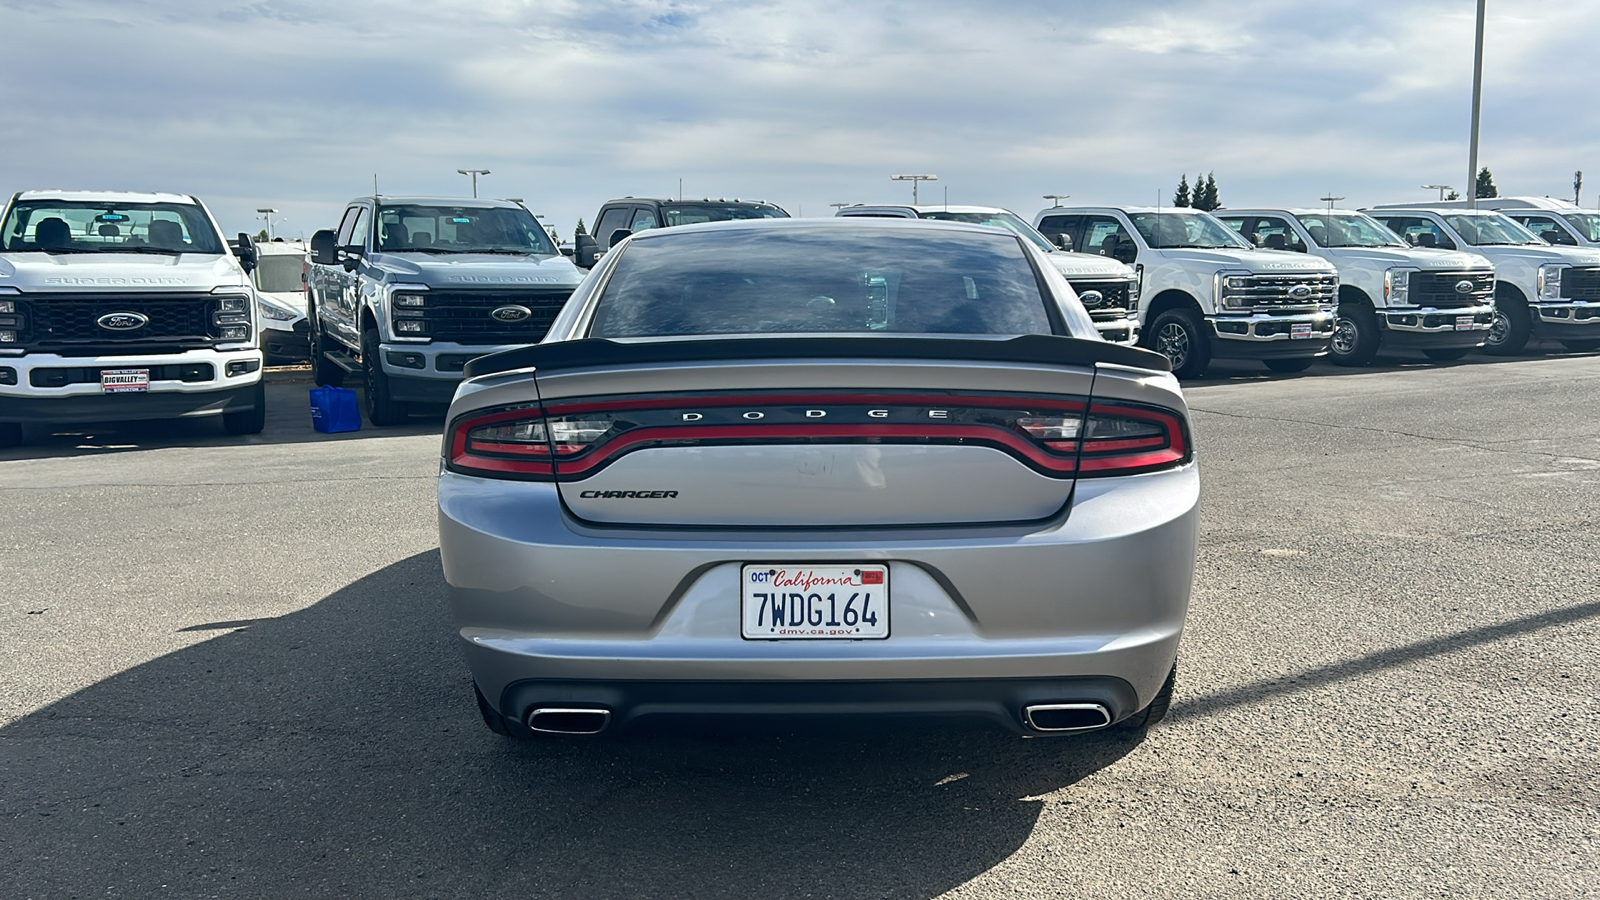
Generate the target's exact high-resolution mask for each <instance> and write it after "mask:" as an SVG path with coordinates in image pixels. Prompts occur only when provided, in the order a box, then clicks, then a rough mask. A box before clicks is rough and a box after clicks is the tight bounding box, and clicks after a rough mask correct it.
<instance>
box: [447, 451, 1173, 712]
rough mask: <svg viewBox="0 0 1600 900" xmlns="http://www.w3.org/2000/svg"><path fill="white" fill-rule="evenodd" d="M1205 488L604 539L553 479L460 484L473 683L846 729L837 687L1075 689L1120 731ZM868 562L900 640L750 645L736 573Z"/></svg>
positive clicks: (1156, 663) (453, 586) (455, 537)
mask: <svg viewBox="0 0 1600 900" xmlns="http://www.w3.org/2000/svg"><path fill="white" fill-rule="evenodd" d="M1198 488H1199V478H1198V474H1197V472H1196V470H1195V467H1194V466H1193V465H1191V466H1188V467H1186V468H1184V469H1181V470H1176V471H1171V472H1163V473H1156V474H1152V475H1143V476H1133V477H1129V478H1121V479H1106V480H1104V481H1102V482H1080V485H1079V488H1078V493H1077V496H1076V497H1075V499H1074V503H1073V507H1072V510H1071V512H1070V514H1069V515H1068V516H1066V517H1064V518H1063V519H1061V520H1058V521H1055V522H1051V523H1048V524H1045V525H1030V526H1017V527H1013V528H1005V527H988V526H986V527H981V528H971V529H921V530H915V529H906V530H895V531H867V530H861V531H854V532H852V531H835V532H831V533H819V534H816V536H814V537H813V536H811V534H810V533H804V534H797V533H795V532H765V533H762V532H755V533H749V532H746V533H729V532H720V531H719V532H695V531H686V530H681V529H680V530H665V529H663V530H645V529H626V528H598V527H594V526H588V525H585V524H582V523H579V522H576V521H575V520H573V519H571V518H570V517H569V516H568V515H567V514H566V512H565V511H564V510H563V509H562V507H561V504H560V501H559V499H558V498H557V496H556V492H555V490H554V488H553V486H551V485H549V484H539V483H527V482H506V481H499V480H491V479H480V478H473V477H469V476H461V475H456V474H453V473H447V474H445V475H443V476H441V478H440V482H439V501H440V518H439V527H440V554H441V558H442V560H443V563H444V571H445V578H446V580H447V582H448V583H449V585H450V603H451V608H452V612H453V614H454V616H455V621H456V625H457V628H458V634H459V637H460V639H461V642H462V646H463V648H464V650H465V653H466V657H467V662H468V665H469V667H470V668H471V670H472V674H473V677H474V679H475V680H476V681H477V683H478V685H479V687H480V688H481V690H482V691H483V693H484V696H486V697H488V698H491V700H497V701H498V702H499V703H500V708H501V712H502V713H503V714H505V715H508V716H512V717H516V718H520V717H521V715H522V713H523V712H525V711H526V709H527V705H528V704H534V703H538V704H545V705H548V704H550V703H561V702H569V701H570V702H576V701H579V700H583V699H585V697H589V699H594V697H602V698H603V699H604V700H605V702H606V703H608V704H615V706H612V707H610V708H613V709H614V710H615V711H616V712H617V714H619V715H632V714H633V713H630V712H628V711H629V710H630V709H632V708H633V707H634V706H639V707H641V709H642V710H643V711H642V712H640V713H639V714H640V715H644V714H653V713H654V711H660V710H666V711H669V712H670V711H682V712H715V711H716V710H715V709H713V707H718V706H727V707H729V708H730V711H733V712H738V711H740V709H741V708H743V707H749V708H750V710H753V711H756V712H760V711H763V710H764V709H765V708H766V706H767V705H775V706H776V707H777V710H776V711H783V710H785V709H787V710H792V711H799V712H804V711H806V710H807V709H808V708H809V707H808V704H821V705H822V706H824V707H829V708H830V709H832V708H833V707H837V709H836V710H834V711H840V712H851V711H852V710H851V709H848V708H847V707H849V706H850V705H851V704H850V702H849V700H850V696H851V695H850V694H849V693H848V691H845V689H844V688H842V687H839V686H842V685H846V684H861V683H872V684H885V685H889V684H905V683H913V682H915V683H924V682H926V683H931V684H932V685H933V687H931V688H927V689H922V688H918V689H916V690H912V689H910V688H906V689H904V690H905V691H906V692H905V693H896V692H897V691H900V690H901V689H900V688H891V687H887V686H886V687H885V688H884V690H885V691H886V692H887V693H886V694H884V695H883V696H882V697H881V698H878V699H874V697H875V695H872V694H870V693H866V694H861V695H860V697H861V699H862V701H863V703H864V705H863V706H862V707H861V709H860V710H856V711H861V712H867V713H873V712H903V713H911V714H915V713H919V712H924V713H928V714H942V712H941V711H943V712H950V711H952V710H955V711H957V712H959V711H960V710H963V709H964V710H966V711H967V712H968V713H971V712H972V711H973V710H979V712H978V714H980V715H987V716H990V717H995V716H1000V715H1001V714H1002V713H1003V714H1004V717H1006V718H1008V719H1014V717H1015V716H1014V714H1015V709H1013V707H1014V706H1015V704H1014V703H1013V702H1012V701H1013V700H1014V699H1015V696H1014V695H1013V694H1010V693H1007V691H1010V690H1012V689H1013V688H1016V687H1017V685H1018V684H1020V683H1022V682H1055V681H1059V680H1062V679H1089V680H1095V679H1101V680H1106V681H1107V682H1108V683H1110V682H1121V683H1125V684H1126V685H1127V687H1128V689H1129V690H1130V691H1131V693H1132V697H1133V699H1131V700H1129V699H1127V698H1126V697H1123V698H1121V699H1115V702H1113V703H1112V704H1111V707H1110V708H1112V709H1113V710H1114V711H1115V714H1116V717H1118V718H1120V717H1122V716H1124V715H1127V714H1128V713H1131V712H1133V711H1135V710H1137V709H1139V708H1141V707H1142V706H1143V705H1144V704H1146V703H1148V702H1149V700H1150V699H1151V698H1152V697H1153V696H1155V693H1156V692H1157V691H1158V690H1159V689H1160V686H1161V683H1162V681H1163V679H1164V678H1165V677H1166V674H1167V672H1168V670H1169V669H1170V668H1171V666H1172V662H1173V660H1174V658H1175V657H1176V654H1177V649H1178V642H1179V639H1180V637H1181V634H1182V630H1183V622H1184V616H1185V614H1186V612H1187V609H1188V603H1189V591H1190V584H1191V581H1192V578H1193V571H1194V553H1195V542H1196V534H1197V526H1196V522H1197V515H1198V513H1197V501H1198V493H1199V491H1198ZM861 560H868V561H882V562H886V563H887V564H888V566H889V570H890V584H891V591H892V593H891V596H890V612H891V623H890V632H891V637H889V638H888V639H886V640H874V641H766V640H745V639H743V638H741V637H740V623H739V571H740V566H741V565H742V564H743V563H746V562H774V563H781V562H797V561H809V562H817V563H822V562H830V561H836V562H847V561H861ZM705 684H710V685H712V687H695V686H694V685H705ZM639 685H658V686H659V685H675V686H678V687H672V688H670V689H669V688H666V687H651V688H648V689H644V688H636V687H634V686H639ZM796 685H799V687H796ZM829 685H833V686H834V687H829ZM974 685H978V686H981V687H974ZM680 687H681V690H680V689H679V688H680ZM579 689H581V690H579ZM541 691H544V693H540V692H541ZM573 691H578V692H577V693H573ZM583 691H591V692H594V693H593V694H592V696H591V695H589V694H583V693H582V692H583ZM607 691H610V692H611V693H606V692H607ZM640 691H643V693H640ZM1008 698H1009V699H1008ZM1048 701H1049V702H1073V701H1072V699H1071V698H1067V699H1066V700H1063V698H1062V696H1060V695H1059V694H1057V695H1052V696H1051V697H1050V698H1048ZM680 707H681V709H680ZM958 708H959V709H958ZM982 710H987V712H982ZM823 711H828V710H823Z"/></svg>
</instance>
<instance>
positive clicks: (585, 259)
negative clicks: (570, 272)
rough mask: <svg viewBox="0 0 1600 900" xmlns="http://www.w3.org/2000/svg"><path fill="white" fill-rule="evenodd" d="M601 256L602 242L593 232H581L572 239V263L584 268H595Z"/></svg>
mask: <svg viewBox="0 0 1600 900" xmlns="http://www.w3.org/2000/svg"><path fill="white" fill-rule="evenodd" d="M599 256H600V244H599V243H598V242H596V241H595V239H594V235H592V234H580V235H578V236H577V237H575V238H573V239H572V263H573V265H576V266H578V267H579V268H583V269H592V268H594V264H595V260H596V259H597V258H598V257H599Z"/></svg>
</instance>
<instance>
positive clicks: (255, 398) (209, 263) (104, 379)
mask: <svg viewBox="0 0 1600 900" xmlns="http://www.w3.org/2000/svg"><path fill="white" fill-rule="evenodd" d="M254 262H255V248H254V244H253V243H252V242H251V240H250V238H249V237H248V236H247V235H240V236H239V253H238V255H237V256H236V255H235V254H234V253H233V252H231V251H230V250H229V248H228V244H227V243H226V242H225V241H224V240H223V239H222V235H221V230H220V229H219V228H218V227H217V223H216V220H215V219H213V218H212V216H211V213H210V212H209V211H207V209H206V208H205V206H204V205H203V204H202V203H201V202H200V201H199V200H197V199H195V198H194V197H189V196H183V195H180V194H145V193H121V192H109V191H24V192H22V193H18V194H15V195H13V196H12V197H11V200H10V201H9V202H8V203H7V204H6V209H5V214H4V216H3V217H0V445H15V444H17V443H20V442H21V441H22V437H23V430H22V426H23V424H25V423H46V424H51V423H56V424H59V423H67V422H110V421H123V420H130V419H167V418H186V417H195V416H220V417H221V418H222V425H223V428H225V429H226V430H227V431H228V433H230V434H255V433H257V432H259V431H261V429H262V427H263V425H264V424H265V421H266V419H265V416H266V397H265V393H264V389H263V387H262V383H261V375H262V372H261V362H262V359H261V351H260V350H259V349H258V348H257V347H256V330H255V317H254V315H253V310H252V307H253V306H254V295H253V293H252V291H251V287H250V280H249V277H248V276H247V274H246V272H247V270H248V269H250V268H252V267H253V266H254Z"/></svg>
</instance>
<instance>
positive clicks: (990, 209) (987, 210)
mask: <svg viewBox="0 0 1600 900" xmlns="http://www.w3.org/2000/svg"><path fill="white" fill-rule="evenodd" d="M873 209H909V210H911V211H912V212H914V213H916V214H917V215H919V216H920V215H922V214H923V213H938V212H950V213H980V214H992V213H1003V212H1011V210H1009V209H1006V208H1005V207H1003V206H970V205H969V206H963V205H959V204H955V203H949V204H945V203H924V204H921V205H913V204H910V203H857V204H855V205H854V206H846V207H844V208H842V209H840V210H839V212H838V215H841V216H848V215H851V214H852V213H860V212H863V211H866V210H873Z"/></svg>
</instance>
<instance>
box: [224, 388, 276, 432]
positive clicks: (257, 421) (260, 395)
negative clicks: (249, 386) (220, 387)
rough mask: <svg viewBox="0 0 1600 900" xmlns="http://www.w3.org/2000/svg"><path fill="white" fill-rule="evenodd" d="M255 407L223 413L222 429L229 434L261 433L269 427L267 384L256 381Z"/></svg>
mask: <svg viewBox="0 0 1600 900" xmlns="http://www.w3.org/2000/svg"><path fill="white" fill-rule="evenodd" d="M253 397H254V400H255V403H254V406H253V408H251V409H248V410H240V411H239V412H225V413H223V414H222V430H223V431H226V432H227V433H229V434H260V433H261V429H263V428H266V427H267V385H266V382H265V381H258V382H256V389H255V392H254V394H253Z"/></svg>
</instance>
